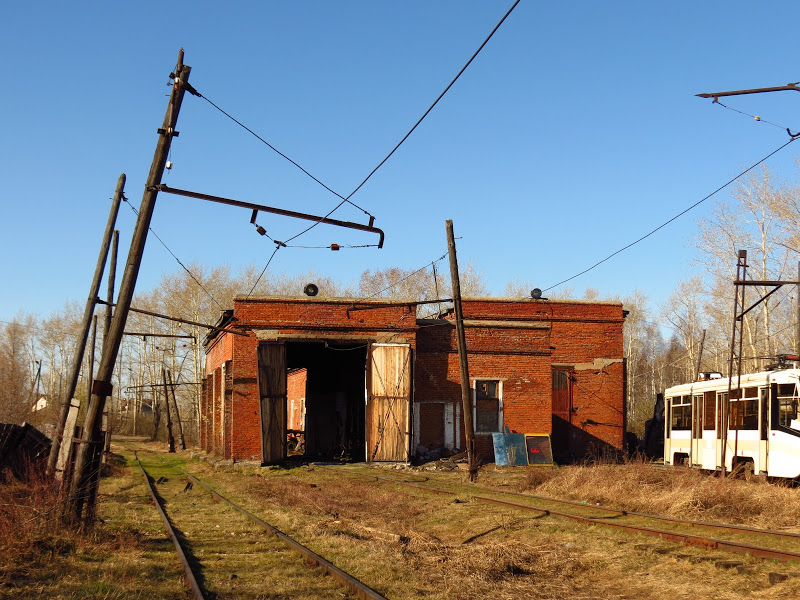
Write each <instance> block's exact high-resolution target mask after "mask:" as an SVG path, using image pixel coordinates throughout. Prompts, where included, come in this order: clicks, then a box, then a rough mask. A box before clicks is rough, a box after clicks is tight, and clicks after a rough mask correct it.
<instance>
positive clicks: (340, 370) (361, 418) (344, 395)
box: [286, 341, 367, 461]
mask: <svg viewBox="0 0 800 600" xmlns="http://www.w3.org/2000/svg"><path fill="white" fill-rule="evenodd" d="M366 361H367V344H366V343H363V342H362V343H342V342H325V341H312V342H288V343H287V344H286V369H287V372H288V376H289V377H291V379H293V380H294V381H292V382H291V383H290V385H289V386H288V388H289V389H288V390H287V391H288V397H287V403H288V408H290V409H291V408H292V407H297V408H299V407H301V406H302V409H301V410H302V413H303V416H304V419H300V418H299V417H298V416H297V415H298V410H297V408H296V409H295V411H292V410H288V411H287V419H288V420H289V422H287V430H291V431H293V432H299V431H302V446H296V448H297V450H298V451H300V450H302V453H303V455H304V456H307V457H313V458H327V459H333V458H335V459H345V460H357V461H362V460H364V457H365V452H366V449H365V401H366V400H365V370H366ZM301 399H304V400H302V401H301ZM293 412H294V414H293ZM295 435H297V434H296V433H295Z"/></svg>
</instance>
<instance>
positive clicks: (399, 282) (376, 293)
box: [356, 252, 447, 302]
mask: <svg viewBox="0 0 800 600" xmlns="http://www.w3.org/2000/svg"><path fill="white" fill-rule="evenodd" d="M446 257H447V252H445V253H444V254H442V255H441V256H440V257H439V258H437V259H435V260H432V261H431V262H429V263H427V264H425V266H423V267H420V268H419V269H417V270H416V271H412V272H411V273H409V274H408V275H406V276H405V277H403V278H402V279H400V280H398V281H395V282H394V283H392V284H390V285H388V286H386V287H385V288H383V289H382V290H379V291H377V292H375V293H374V294H372V295H370V296H365V297H364V298H360V299H359V300H356V302H360V301H362V300H369V299H371V298H375V297H376V296H380V295H381V294H382V293H383V292H385V291H386V290H390V289H392V288H393V287H397V286H398V285H400V284H401V283H403V282H404V281H406V280H408V279H411V278H412V277H413V276H414V275H416V274H417V273H419V272H420V271H424V270H425V269H427V268H428V267H430V266H433V265H435V264H436V263H437V262H439V261H442V260H444V259H445V258H446Z"/></svg>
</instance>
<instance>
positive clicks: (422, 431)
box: [417, 402, 444, 450]
mask: <svg viewBox="0 0 800 600" xmlns="http://www.w3.org/2000/svg"><path fill="white" fill-rule="evenodd" d="M417 407H418V410H419V444H420V446H424V447H425V448H427V449H428V450H431V449H434V448H443V447H444V404H443V403H441V402H423V403H421V404H418V405H417Z"/></svg>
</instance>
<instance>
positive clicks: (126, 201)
mask: <svg viewBox="0 0 800 600" xmlns="http://www.w3.org/2000/svg"><path fill="white" fill-rule="evenodd" d="M122 199H123V200H124V201H125V203H126V204H127V205H128V206H130V208H131V210H132V211H133V212H134V213H135V214H136V216H139V211H138V210H136V208H135V207H134V206H133V204H131V203H130V202H129V201H128V199H127V198H126V197H125V195H124V194H123V196H122ZM148 229H149V230H150V233H152V234H153V235H154V236H156V239H157V240H158V241H159V242H161V245H162V246H164V248H166V249H167V252H169V253H170V254H171V255H172V258H174V259H175V260H176V261H178V264H179V265H180V266H181V267H183V270H184V271H186V272H187V273H188V274H189V277H191V278H192V279H193V280H194V282H195V283H196V284H197V285H199V286H200V289H202V290H203V291H204V292H205V293H206V294H208V297H209V298H211V300H213V302H214V304H216V305H217V306H218V307H219V309H220V310H225V309H224V308H222V305H221V304H220V303H219V302H217V299H216V298H214V296H213V295H212V294H211V292H209V291H208V290H207V289H206V288H205V287H204V286H203V284H202V283H200V280H199V279H197V277H195V276H194V274H193V273H192V272H191V271H190V270H189V269H188V268H187V267H186V265H184V264H183V263H182V262H181V260H180V259H179V258H178V257H177V256H175V253H174V252H173V251H172V250H170V249H169V246H167V245H166V244H165V243H164V240H162V239H161V238H160V237H159V236H158V234H157V233H156V232H155V231H153V228H152V227H148Z"/></svg>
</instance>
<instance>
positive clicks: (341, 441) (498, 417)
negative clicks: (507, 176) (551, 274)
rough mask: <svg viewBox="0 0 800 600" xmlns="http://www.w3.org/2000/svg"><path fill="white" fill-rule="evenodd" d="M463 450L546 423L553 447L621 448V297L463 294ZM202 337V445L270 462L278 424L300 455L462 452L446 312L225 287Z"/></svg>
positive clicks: (281, 438) (484, 454)
mask: <svg viewBox="0 0 800 600" xmlns="http://www.w3.org/2000/svg"><path fill="white" fill-rule="evenodd" d="M462 304H463V312H464V325H465V335H466V344H467V351H468V359H469V376H470V387H471V391H472V410H473V422H474V428H475V443H476V453H477V454H478V456H479V457H480V458H481V459H482V460H483V461H489V462H490V461H492V460H493V448H492V436H491V434H492V433H495V432H500V431H504V430H505V428H507V429H508V430H510V431H511V432H518V433H550V434H552V444H553V453H554V455H555V456H556V457H557V458H560V459H568V458H577V457H580V456H583V455H584V454H585V453H586V452H587V450H588V449H589V448H591V447H595V448H598V449H599V448H602V447H613V448H621V447H622V444H623V438H624V430H625V403H624V398H625V363H624V358H623V348H622V326H623V322H624V316H625V313H624V311H623V309H622V305H621V304H620V303H615V302H587V301H578V300H533V299H531V300H510V299H500V298H470V299H468V298H465V299H464V300H463V302H462ZM219 326H220V327H222V328H223V329H222V330H221V331H217V332H215V333H212V334H210V335H209V336H208V337H207V339H206V378H205V380H204V384H203V396H202V405H201V412H202V427H201V432H200V443H201V446H202V447H203V449H205V450H206V451H208V452H212V453H215V454H218V455H220V456H223V457H225V458H228V459H233V460H255V461H259V462H262V463H271V462H277V461H280V460H282V459H283V458H285V456H286V438H287V429H288V430H291V431H293V432H297V431H302V432H304V437H305V448H304V451H305V453H306V454H307V455H308V456H311V457H329V458H331V457H346V458H351V459H354V460H365V459H366V460H370V461H401V462H403V461H408V460H423V459H431V458H437V457H441V456H448V455H451V454H453V453H457V452H460V451H462V450H463V449H464V447H465V443H464V424H463V417H462V414H461V412H462V411H461V384H460V373H459V360H458V352H457V348H456V332H455V322H454V320H453V316H452V311H449V312H448V311H445V312H444V313H442V314H441V315H440V316H439V318H435V319H418V318H417V317H416V305H415V304H414V303H413V302H408V301H399V300H375V301H360V300H355V301H354V300H352V299H330V298H325V299H317V298H287V297H248V298H235V299H234V307H233V310H232V311H226V312H225V314H224V315H223V317H222V318H221V320H220V323H219Z"/></svg>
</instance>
